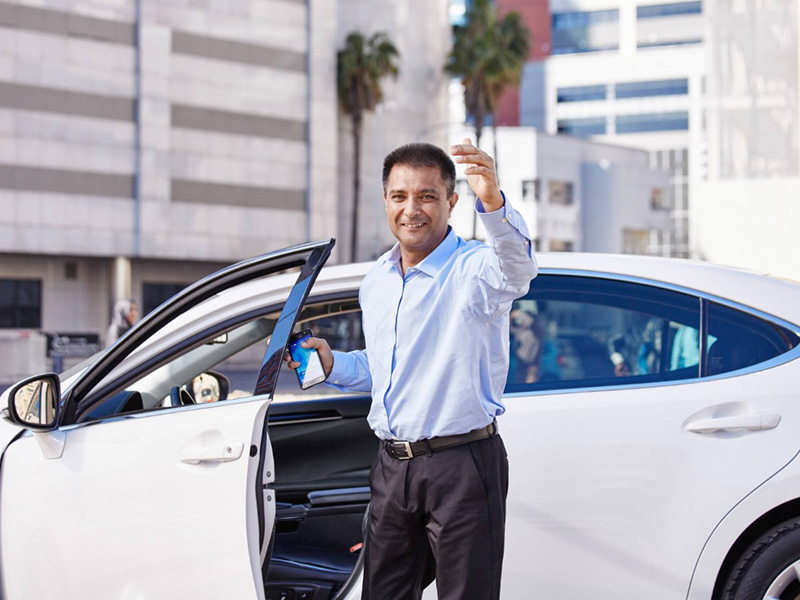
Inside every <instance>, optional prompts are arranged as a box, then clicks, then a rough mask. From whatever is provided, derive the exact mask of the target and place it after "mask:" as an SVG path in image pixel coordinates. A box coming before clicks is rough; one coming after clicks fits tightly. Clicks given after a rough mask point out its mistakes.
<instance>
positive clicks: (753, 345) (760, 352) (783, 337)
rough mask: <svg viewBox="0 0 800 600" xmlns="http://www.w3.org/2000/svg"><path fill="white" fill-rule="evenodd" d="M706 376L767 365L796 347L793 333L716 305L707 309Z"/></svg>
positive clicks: (779, 326) (796, 338) (795, 337)
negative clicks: (765, 363) (764, 363)
mask: <svg viewBox="0 0 800 600" xmlns="http://www.w3.org/2000/svg"><path fill="white" fill-rule="evenodd" d="M708 333H709V341H708V361H707V368H706V374H707V375H719V374H721V373H728V372H732V371H738V370H739V369H744V368H747V367H751V366H753V365H757V364H759V363H763V362H766V361H768V360H770V359H773V358H775V357H777V356H780V355H781V354H783V353H785V352H788V351H789V350H791V349H792V348H794V347H795V346H797V344H798V336H797V334H796V333H795V332H793V331H791V330H789V329H787V328H786V327H783V326H781V325H778V324H777V323H773V322H771V321H769V320H767V319H762V318H759V317H756V316H753V315H750V314H747V313H745V312H742V311H740V310H736V309H733V308H730V307H727V306H723V305H722V304H719V303H717V302H711V303H709V307H708Z"/></svg>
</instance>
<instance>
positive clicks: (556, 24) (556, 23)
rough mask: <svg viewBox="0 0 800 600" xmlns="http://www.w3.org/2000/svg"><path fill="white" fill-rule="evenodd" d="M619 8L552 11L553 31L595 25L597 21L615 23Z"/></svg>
mask: <svg viewBox="0 0 800 600" xmlns="http://www.w3.org/2000/svg"><path fill="white" fill-rule="evenodd" d="M617 21H619V10H617V9H611V10H594V11H579V12H578V11H576V12H561V13H553V31H569V30H571V29H580V28H585V27H590V26H591V25H596V24H597V23H616V22H617Z"/></svg>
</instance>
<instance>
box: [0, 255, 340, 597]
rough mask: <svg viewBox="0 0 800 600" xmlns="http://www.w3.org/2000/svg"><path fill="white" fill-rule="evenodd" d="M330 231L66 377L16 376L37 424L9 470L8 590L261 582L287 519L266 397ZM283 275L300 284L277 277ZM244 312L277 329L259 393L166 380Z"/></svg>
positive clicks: (219, 285)
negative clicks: (279, 501)
mask: <svg viewBox="0 0 800 600" xmlns="http://www.w3.org/2000/svg"><path fill="white" fill-rule="evenodd" d="M333 243H334V242H333V240H329V241H324V242H317V243H310V244H305V245H302V246H297V247H294V248H290V249H288V250H283V251H279V252H275V253H271V254H268V255H264V256H261V257H258V258H254V259H250V260H248V261H244V262H242V263H239V264H237V265H233V266H231V267H228V268H226V269H223V270H222V271H219V272H217V273H215V274H213V275H211V276H209V277H207V278H206V279H204V280H202V281H200V282H198V283H196V284H194V285H192V286H190V287H189V288H187V289H185V290H184V291H182V292H181V293H179V294H178V295H177V296H175V297H174V298H173V299H171V300H170V301H168V302H167V303H165V304H164V305H162V306H161V307H159V308H158V309H157V310H156V311H154V312H153V313H151V314H150V315H148V316H147V317H146V318H145V319H143V320H142V321H141V322H140V323H139V324H138V325H137V326H136V327H134V328H133V329H132V330H131V331H129V332H128V334H126V335H125V336H124V337H123V338H122V339H120V340H119V341H118V342H117V344H115V345H114V346H112V347H111V348H110V349H109V350H108V351H107V352H105V353H104V354H102V355H101V356H100V357H99V359H98V360H97V361H96V362H95V363H94V364H92V365H91V366H90V367H89V368H88V369H86V370H85V371H84V372H83V373H82V374H81V375H79V376H78V377H77V378H75V379H74V380H72V381H70V383H69V385H68V386H66V389H64V390H61V389H60V386H61V382H59V380H58V377H57V376H55V375H52V374H51V375H46V376H41V377H38V378H32V379H31V380H30V381H29V382H28V383H27V385H18V386H15V387H14V388H12V390H11V402H10V406H9V408H10V412H11V416H12V418H13V419H14V420H15V422H16V423H17V424H19V425H23V426H25V427H26V428H27V431H24V433H22V434H21V435H20V436H19V437H18V439H16V441H14V442H13V443H12V444H11V445H10V446H9V448H8V449H7V451H6V452H5V454H4V456H3V462H2V467H1V471H0V478H1V479H0V560H1V561H2V584H3V590H2V597H3V598H5V600H23V599H29V598H41V599H46V598H84V599H89V598H97V599H103V600H107V599H108V598H119V599H130V600H133V599H148V600H149V599H153V598H165V599H173V598H192V599H194V600H197V599H201V598H209V599H211V598H214V599H218V598H236V599H250V598H253V599H263V598H264V597H265V593H264V581H263V575H262V573H264V572H266V568H265V567H266V562H267V561H268V559H269V557H268V555H269V548H270V540H271V535H272V531H273V527H274V520H275V498H274V493H272V492H271V491H270V488H269V485H265V484H269V482H271V481H272V478H273V477H274V465H273V459H272V452H271V447H270V444H269V438H268V431H267V412H268V409H269V404H270V402H271V399H272V395H273V391H274V389H275V383H276V379H277V376H278V372H279V367H280V364H281V360H282V356H283V353H284V351H285V347H286V344H287V341H288V339H289V337H290V335H291V332H292V328H293V326H294V323H295V319H296V317H297V313H298V311H299V310H300V308H301V307H302V305H303V303H304V302H305V299H306V297H307V295H308V292H309V290H310V288H311V286H312V285H313V282H314V280H315V279H316V276H317V274H318V273H319V271H320V269H321V267H322V265H323V264H324V262H325V261H326V259H327V258H328V256H329V255H330V251H331V249H332V247H333ZM298 270H299V273H298ZM272 277H275V278H278V279H279V280H280V281H284V280H285V281H286V282H288V283H287V284H285V285H283V286H282V287H281V285H277V286H276V285H273V286H272V287H271V288H270V285H268V283H265V281H268V279H266V278H272ZM262 284H263V287H264V289H271V290H273V292H274V293H273V295H272V296H271V297H270V298H269V299H268V300H269V302H272V308H271V309H270V310H271V311H272V312H271V313H270V314H269V315H267V316H265V317H263V318H262V316H261V315H262V313H261V312H259V311H260V310H261V311H263V310H265V309H264V308H263V306H259V304H260V300H259V296H258V295H254V293H253V290H257V289H258V288H259V286H262ZM245 289H247V290H249V292H247V293H245V292H244V291H243V292H242V293H241V294H237V290H245ZM274 290H282V291H279V292H275V291H274ZM248 294H249V295H248ZM265 301H266V300H265ZM253 319H256V321H253ZM242 323H244V324H245V325H249V324H252V323H257V324H258V326H259V327H260V328H261V331H262V333H263V338H262V341H263V342H264V343H265V344H266V353H265V354H264V358H263V361H262V362H261V368H260V369H259V370H258V373H257V377H256V379H257V381H255V382H254V383H253V388H252V392H251V394H250V395H246V396H244V397H239V398H228V399H226V400H225V401H219V402H213V403H208V404H195V403H194V402H193V401H192V402H183V401H182V400H181V398H183V397H182V396H180V394H177V393H176V394H171V393H170V390H169V388H168V387H167V388H165V387H164V385H165V384H169V383H170V382H169V381H168V379H169V377H168V376H169V374H170V373H173V372H174V374H175V378H176V379H175V382H174V385H175V387H174V388H173V390H172V391H174V390H176V389H178V387H177V386H178V385H179V384H181V383H184V380H183V379H182V377H185V375H186V373H187V372H188V371H187V369H188V368H189V367H191V366H192V365H193V364H194V363H197V364H200V363H199V362H198V361H199V359H198V356H199V357H202V356H206V355H208V354H209V353H205V354H204V353H203V352H199V351H203V350H204V349H206V348H210V349H211V350H213V351H217V349H216V348H215V347H214V344H218V345H219V348H224V345H223V344H224V343H225V341H226V340H227V339H228V338H227V337H226V336H227V335H228V334H227V333H226V332H228V331H231V330H235V328H236V327H237V326H241V324H242ZM253 328H255V325H253V327H252V328H251V329H253ZM240 337H241V336H240ZM176 356H177V357H178V358H177V359H176V358H175V357H176ZM198 368H199V367H198ZM165 390H166V395H165ZM48 398H50V401H49V402H48ZM171 399H172V400H175V399H177V400H176V401H171Z"/></svg>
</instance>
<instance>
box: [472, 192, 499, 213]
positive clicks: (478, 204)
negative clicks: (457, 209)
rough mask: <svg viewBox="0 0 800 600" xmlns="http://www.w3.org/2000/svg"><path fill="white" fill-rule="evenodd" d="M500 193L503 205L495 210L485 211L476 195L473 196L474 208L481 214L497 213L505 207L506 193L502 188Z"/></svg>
mask: <svg viewBox="0 0 800 600" xmlns="http://www.w3.org/2000/svg"><path fill="white" fill-rule="evenodd" d="M500 195H501V196H502V197H503V206H501V207H500V208H498V209H497V210H493V211H491V212H488V213H487V212H486V209H485V208H484V206H483V202H481V199H480V198H478V197H476V198H475V210H477V211H478V212H479V213H480V214H482V215H493V214H495V213H499V212H500V211H501V210H504V209H505V207H506V195H505V194H504V193H503V190H500Z"/></svg>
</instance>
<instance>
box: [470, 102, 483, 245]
mask: <svg viewBox="0 0 800 600" xmlns="http://www.w3.org/2000/svg"><path fill="white" fill-rule="evenodd" d="M482 132H483V115H476V116H475V147H476V148H480V147H481V133H482ZM477 237H478V213H477V211H476V210H475V208H474V207H473V208H472V239H473V240H474V239H477Z"/></svg>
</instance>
